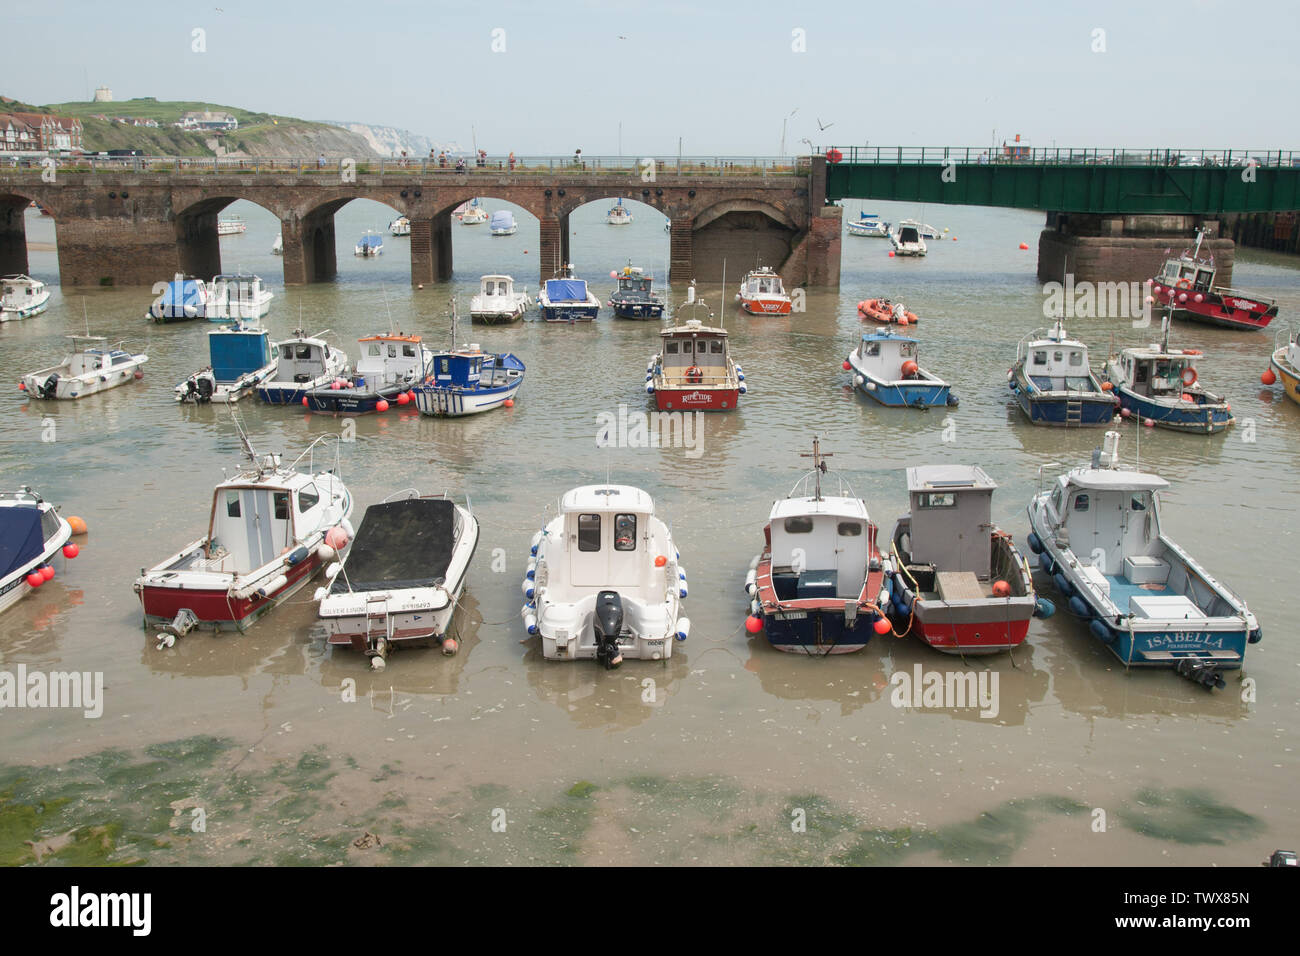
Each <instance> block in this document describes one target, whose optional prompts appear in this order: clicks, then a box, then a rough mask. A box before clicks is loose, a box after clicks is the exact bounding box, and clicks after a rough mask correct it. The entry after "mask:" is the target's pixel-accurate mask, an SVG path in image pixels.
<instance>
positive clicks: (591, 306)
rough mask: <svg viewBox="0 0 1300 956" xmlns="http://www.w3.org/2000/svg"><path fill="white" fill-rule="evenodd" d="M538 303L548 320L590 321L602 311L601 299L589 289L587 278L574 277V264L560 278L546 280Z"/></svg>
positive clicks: (543, 315)
mask: <svg viewBox="0 0 1300 956" xmlns="http://www.w3.org/2000/svg"><path fill="white" fill-rule="evenodd" d="M537 304H538V306H540V307H541V310H542V318H543V319H545V320H546V321H547V322H590V321H591V320H592V319H594V318H595V317H596V315H597V313H599V312H600V300H599V299H597V298H596V297H595V296H594V295H592V294H591V292H590V291H588V289H587V282H586V280H585V279H577V278H574V275H573V266H572V265H567V266H565V267H564V270H563V272H562V274H561V275H560V277H559V278H555V279H547V280H546V282H545V283H544V285H543V287H542V291H541V292H540V293H539V294H538V296H537Z"/></svg>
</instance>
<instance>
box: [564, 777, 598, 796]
mask: <svg viewBox="0 0 1300 956" xmlns="http://www.w3.org/2000/svg"><path fill="white" fill-rule="evenodd" d="M599 789H600V787H598V786H596V785H595V784H594V783H592V782H591V781H590V780H579V781H578V782H577V783H575V784H574V785H573V786H572V787H570V788H569V789H568V790H566V791H565V793H566V794H567V795H568V796H570V797H578V798H585V797H589V796H591V795H592V794H593V793H595V792H596V791H597V790H599Z"/></svg>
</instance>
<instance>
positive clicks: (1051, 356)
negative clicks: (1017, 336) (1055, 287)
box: [1020, 321, 1097, 392]
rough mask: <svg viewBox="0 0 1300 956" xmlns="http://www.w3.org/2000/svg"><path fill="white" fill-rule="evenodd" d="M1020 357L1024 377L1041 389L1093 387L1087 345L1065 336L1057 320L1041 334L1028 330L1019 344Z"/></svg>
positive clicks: (1073, 390) (1047, 390) (1088, 388)
mask: <svg viewBox="0 0 1300 956" xmlns="http://www.w3.org/2000/svg"><path fill="white" fill-rule="evenodd" d="M1034 336H1038V337H1034ZM1020 361H1021V362H1023V363H1024V371H1025V377H1026V378H1028V379H1029V380H1030V381H1031V382H1033V383H1034V385H1036V386H1037V387H1038V388H1039V389H1040V390H1042V391H1044V392H1065V391H1069V392H1095V391H1096V390H1097V385H1096V384H1095V383H1094V382H1093V379H1092V372H1091V370H1090V369H1089V367H1088V346H1086V345H1084V344H1083V343H1082V342H1079V341H1076V340H1074V339H1071V338H1067V337H1066V334H1065V328H1064V326H1063V325H1062V324H1061V322H1060V321H1058V322H1057V323H1056V325H1054V326H1053V327H1052V329H1051V330H1050V331H1049V332H1048V333H1047V334H1046V335H1045V336H1040V335H1039V333H1031V337H1030V339H1029V340H1028V341H1027V342H1024V343H1022V344H1021V347H1020Z"/></svg>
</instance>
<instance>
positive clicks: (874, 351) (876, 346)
mask: <svg viewBox="0 0 1300 956" xmlns="http://www.w3.org/2000/svg"><path fill="white" fill-rule="evenodd" d="M867 354H868V355H879V354H880V343H879V342H868V343H867Z"/></svg>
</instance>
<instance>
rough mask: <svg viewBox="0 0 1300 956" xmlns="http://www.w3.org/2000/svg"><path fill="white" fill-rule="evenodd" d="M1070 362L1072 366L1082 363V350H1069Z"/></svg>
mask: <svg viewBox="0 0 1300 956" xmlns="http://www.w3.org/2000/svg"><path fill="white" fill-rule="evenodd" d="M1070 364H1071V365H1072V366H1079V365H1082V364H1083V353H1082V352H1079V351H1077V350H1076V351H1073V352H1071V353H1070Z"/></svg>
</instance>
